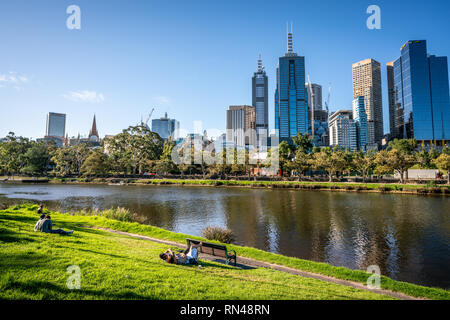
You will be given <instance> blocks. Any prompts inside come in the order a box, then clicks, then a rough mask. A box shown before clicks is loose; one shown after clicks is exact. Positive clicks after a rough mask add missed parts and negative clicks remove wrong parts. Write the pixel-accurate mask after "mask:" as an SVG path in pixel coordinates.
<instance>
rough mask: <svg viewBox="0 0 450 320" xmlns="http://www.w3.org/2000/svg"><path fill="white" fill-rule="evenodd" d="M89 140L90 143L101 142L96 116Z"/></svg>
mask: <svg viewBox="0 0 450 320" xmlns="http://www.w3.org/2000/svg"><path fill="white" fill-rule="evenodd" d="M88 139H89V141H90V142H99V141H100V136H99V134H98V131H97V121H96V120H95V115H94V121H93V122H92V128H91V131H89V138H88Z"/></svg>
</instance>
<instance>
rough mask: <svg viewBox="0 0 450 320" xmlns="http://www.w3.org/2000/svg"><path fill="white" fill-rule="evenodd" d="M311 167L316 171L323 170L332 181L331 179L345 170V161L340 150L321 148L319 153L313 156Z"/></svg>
mask: <svg viewBox="0 0 450 320" xmlns="http://www.w3.org/2000/svg"><path fill="white" fill-rule="evenodd" d="M312 163H313V166H314V168H316V169H318V170H324V171H325V172H326V173H327V175H328V178H329V181H330V182H331V181H333V177H334V176H337V174H338V173H339V172H341V171H343V170H344V169H345V166H346V161H345V159H344V153H343V152H342V151H341V150H338V149H337V148H335V149H330V148H323V149H322V150H321V151H320V152H317V153H315V154H314V155H313V161H312Z"/></svg>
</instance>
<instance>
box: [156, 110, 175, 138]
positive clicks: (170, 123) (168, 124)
mask: <svg viewBox="0 0 450 320" xmlns="http://www.w3.org/2000/svg"><path fill="white" fill-rule="evenodd" d="M179 129H180V122H178V121H177V120H175V119H169V118H168V117H167V112H166V113H165V115H164V117H163V118H160V119H153V120H152V131H153V132H156V133H157V134H159V136H160V137H161V138H162V139H164V140H168V139H169V137H170V138H171V139H172V140H173V141H175V140H177V139H178V131H179Z"/></svg>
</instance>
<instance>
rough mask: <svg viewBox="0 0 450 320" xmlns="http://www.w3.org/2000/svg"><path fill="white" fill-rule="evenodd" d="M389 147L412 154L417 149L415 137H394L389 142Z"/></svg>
mask: <svg viewBox="0 0 450 320" xmlns="http://www.w3.org/2000/svg"><path fill="white" fill-rule="evenodd" d="M389 148H390V149H392V150H397V151H399V152H401V153H406V154H409V155H412V154H414V152H416V151H417V141H416V139H394V140H393V141H390V142H389Z"/></svg>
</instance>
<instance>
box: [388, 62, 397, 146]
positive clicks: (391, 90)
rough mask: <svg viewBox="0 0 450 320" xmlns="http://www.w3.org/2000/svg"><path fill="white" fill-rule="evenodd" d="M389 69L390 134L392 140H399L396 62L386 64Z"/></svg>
mask: <svg viewBox="0 0 450 320" xmlns="http://www.w3.org/2000/svg"><path fill="white" fill-rule="evenodd" d="M386 68H387V84H388V100H389V132H390V133H391V137H392V138H397V137H398V133H397V130H396V127H397V126H396V124H395V121H396V120H395V119H396V114H395V89H394V61H391V62H388V63H387V64H386Z"/></svg>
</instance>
